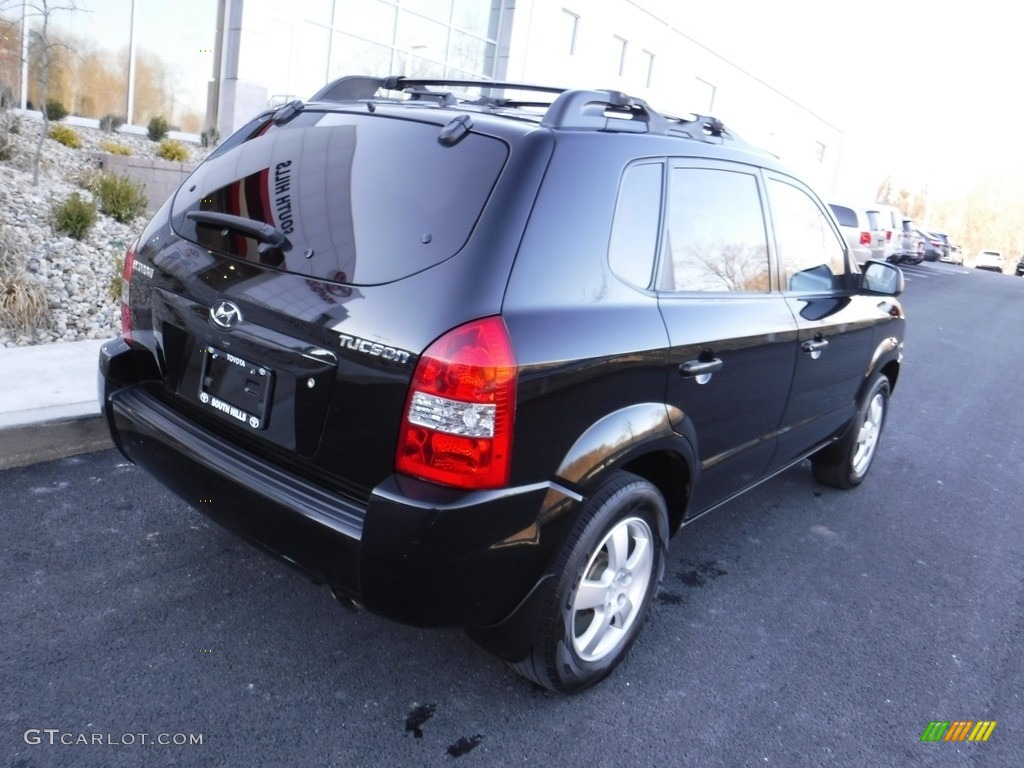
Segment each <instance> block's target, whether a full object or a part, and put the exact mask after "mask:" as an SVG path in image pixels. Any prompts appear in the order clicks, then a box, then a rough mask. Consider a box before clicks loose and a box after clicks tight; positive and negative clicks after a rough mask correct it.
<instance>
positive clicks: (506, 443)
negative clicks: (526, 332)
mask: <svg viewBox="0 0 1024 768" xmlns="http://www.w3.org/2000/svg"><path fill="white" fill-rule="evenodd" d="M516 376H517V369H516V360H515V356H514V355H513V353H512V342H511V340H510V339H509V336H508V330H507V329H506V328H505V323H504V322H503V321H502V319H501V318H500V317H486V318H483V319H481V320H474V321H473V322H471V323H467V324H466V325H461V326H459V327H458V328H455V329H453V330H451V331H449V332H448V333H446V334H445V335H444V336H442V337H441V338H440V339H438V340H437V341H435V342H434V343H433V344H431V345H430V346H429V347H428V348H427V351H426V352H424V353H423V356H422V357H421V358H420V361H419V364H418V365H417V366H416V372H415V374H413V379H412V384H411V385H410V387H409V397H408V400H407V401H406V405H405V415H404V418H403V420H402V427H401V430H400V431H399V435H398V450H397V452H396V456H395V469H396V470H397V471H398V472H402V473H405V474H408V475H413V476H414V477H419V478H421V479H423V480H429V481H431V482H435V483H440V484H442V485H448V486H454V487H457V488H465V489H481V488H499V487H501V486H503V485H505V484H506V483H507V482H508V478H509V471H510V467H511V460H512V423H513V420H514V416H515V413H514V412H515V403H516Z"/></svg>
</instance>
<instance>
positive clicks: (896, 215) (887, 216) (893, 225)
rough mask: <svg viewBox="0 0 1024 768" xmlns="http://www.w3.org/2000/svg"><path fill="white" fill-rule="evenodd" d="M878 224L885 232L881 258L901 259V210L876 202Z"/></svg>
mask: <svg viewBox="0 0 1024 768" xmlns="http://www.w3.org/2000/svg"><path fill="white" fill-rule="evenodd" d="M876 207H877V208H878V216H879V219H880V221H879V226H881V228H882V232H884V233H885V250H884V253H883V258H884V259H885V260H886V261H895V262H898V261H901V260H902V256H903V247H902V240H901V233H902V232H903V219H905V218H906V217H905V216H904V215H903V211H901V210H900V209H899V208H895V207H893V206H891V205H882V204H878V205H877V206H876Z"/></svg>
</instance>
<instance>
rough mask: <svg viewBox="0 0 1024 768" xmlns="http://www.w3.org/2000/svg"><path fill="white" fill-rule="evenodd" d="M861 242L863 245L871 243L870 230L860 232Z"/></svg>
mask: <svg viewBox="0 0 1024 768" xmlns="http://www.w3.org/2000/svg"><path fill="white" fill-rule="evenodd" d="M860 244H861V245H871V233H870V232H861V233H860Z"/></svg>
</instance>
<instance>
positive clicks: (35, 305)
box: [0, 272, 50, 330]
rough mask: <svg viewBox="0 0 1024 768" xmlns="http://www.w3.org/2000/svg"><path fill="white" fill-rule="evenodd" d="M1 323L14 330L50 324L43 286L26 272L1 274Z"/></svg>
mask: <svg viewBox="0 0 1024 768" xmlns="http://www.w3.org/2000/svg"><path fill="white" fill-rule="evenodd" d="M0 323H2V324H3V325H6V326H7V327H8V328H11V329H12V330H21V329H28V328H38V327H40V326H46V325H49V324H50V307H49V305H47V303H46V291H45V290H44V289H43V286H42V285H40V284H39V283H38V282H36V281H35V280H33V279H32V278H31V277H30V276H29V275H27V274H25V273H24V272H19V273H17V274H2V275H0Z"/></svg>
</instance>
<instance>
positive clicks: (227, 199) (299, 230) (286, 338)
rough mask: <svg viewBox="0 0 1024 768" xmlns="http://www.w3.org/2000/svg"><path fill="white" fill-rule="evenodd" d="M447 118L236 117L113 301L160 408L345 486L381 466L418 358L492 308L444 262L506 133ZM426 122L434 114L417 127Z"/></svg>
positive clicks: (465, 235) (461, 239) (482, 195)
mask: <svg viewBox="0 0 1024 768" xmlns="http://www.w3.org/2000/svg"><path fill="white" fill-rule="evenodd" d="M450 119H451V116H450V115H448V116H447V117H445V116H443V115H437V116H431V117H430V118H427V119H424V120H415V121H413V120H409V119H399V118H397V117H395V116H393V115H392V116H385V115H382V114H372V113H371V112H370V111H368V110H367V109H366V108H365V106H364V107H362V112H361V113H357V112H354V111H353V112H345V111H332V110H325V111H319V110H316V109H307V110H306V111H303V112H300V113H299V114H298V115H297V116H294V117H293V119H291V120H288V121H281V124H275V122H274V120H272V119H270V118H269V116H263V117H262V118H260V119H258V120H256V121H254V122H253V123H250V125H249V126H247V127H246V128H244V129H242V131H240V132H239V133H238V134H236V135H235V136H233V137H232V138H231V139H229V140H228V141H227V142H225V145H223V146H222V147H221V148H220V149H218V151H217V152H215V153H214V154H212V155H211V156H210V157H209V158H208V159H207V160H206V161H205V162H204V163H203V164H202V165H201V166H200V167H199V168H198V169H197V170H196V171H195V173H193V174H192V176H191V177H190V178H189V179H188V180H187V181H186V182H185V184H184V185H183V186H182V187H181V189H179V191H178V192H177V194H176V196H175V197H174V199H173V201H172V202H171V203H170V204H169V205H168V206H165V207H164V209H163V210H161V212H160V213H158V214H157V216H156V218H155V219H154V220H153V222H152V223H151V224H150V226H149V227H148V228H147V230H146V233H144V235H143V237H142V238H141V240H140V246H139V248H138V250H137V252H136V253H135V254H134V255H133V263H132V264H130V265H129V266H128V269H127V270H126V272H127V274H128V276H129V277H130V282H129V286H128V287H129V291H130V294H129V295H130V299H129V303H128V310H127V318H126V319H127V321H128V325H129V326H130V331H129V335H130V337H131V340H132V344H133V346H135V347H136V348H137V349H138V348H147V349H148V350H150V351H151V352H152V354H153V359H154V361H155V362H156V367H155V370H156V371H157V372H158V373H157V377H158V379H159V384H158V385H157V384H153V385H150V389H151V390H152V391H153V392H154V393H155V394H157V395H158V396H159V397H161V399H163V400H164V401H165V402H166V403H168V404H170V405H172V407H174V408H175V409H176V410H178V411H179V412H182V413H187V414H188V415H189V416H190V418H193V419H194V420H196V421H198V422H200V423H202V424H204V425H205V426H207V427H208V428H210V429H212V430H214V431H216V432H217V433H218V434H220V435H221V436H223V437H228V438H229V439H231V440H232V441H233V442H235V443H236V444H239V445H242V446H244V447H246V448H248V449H250V450H252V451H255V452H258V453H260V454H261V455H265V456H269V457H271V458H273V459H274V460H275V461H277V462H279V463H281V464H283V465H286V466H288V467H290V468H292V469H293V470H297V471H300V472H301V473H303V474H305V475H307V476H310V477H312V478H314V479H319V480H322V481H325V482H326V483H327V484H329V485H330V486H332V487H335V488H337V489H339V490H342V491H344V492H347V493H350V494H351V495H355V496H357V497H365V496H366V495H368V493H369V491H370V490H371V489H372V488H373V486H375V485H376V484H377V483H379V482H380V481H381V480H382V479H383V478H384V477H386V476H387V475H388V474H389V473H390V472H391V471H392V470H393V468H394V456H395V444H396V440H397V436H398V432H399V427H400V424H401V420H402V416H403V411H404V408H405V402H406V397H407V390H408V385H409V381H410V379H411V377H412V374H413V371H414V369H415V364H416V360H417V355H418V354H419V352H420V351H422V350H423V349H424V348H425V347H426V346H427V345H428V344H429V343H430V341H431V340H433V339H434V338H436V337H437V336H438V335H440V334H441V333H443V332H444V331H445V330H447V329H448V328H450V327H452V326H454V325H456V324H457V323H459V322H462V321H464V320H465V319H469V318H471V317H478V316H482V315H485V314H490V313H496V312H497V311H499V309H500V301H501V286H500V285H497V284H496V285H495V286H494V287H493V288H492V289H491V290H487V288H488V286H487V285H481V286H480V287H479V290H477V291H476V292H474V293H473V294H472V295H471V296H468V297H466V296H463V297H461V298H460V299H459V300H456V301H450V300H448V299H449V296H448V295H447V293H448V292H449V290H452V289H454V290H459V289H460V288H461V287H464V286H460V280H459V278H458V275H460V274H462V273H465V272H466V270H465V269H464V267H463V266H462V265H460V264H459V263H458V262H459V261H460V259H465V258H473V257H472V256H471V255H470V256H467V255H466V253H465V252H466V251H467V250H468V249H467V247H466V244H467V241H469V240H470V236H471V234H472V233H473V231H474V227H476V225H477V223H478V220H479V218H480V216H481V212H482V211H483V210H484V208H485V206H486V204H487V202H488V199H489V198H490V196H491V194H492V192H493V190H494V187H495V185H496V183H497V181H498V179H499V176H500V175H501V172H502V169H503V168H504V166H505V164H506V160H507V158H508V154H509V149H508V145H507V144H506V143H505V142H503V141H501V140H499V139H497V138H495V137H492V136H484V135H480V134H477V133H471V134H468V135H466V136H464V137H462V138H461V139H460V140H459V141H458V142H456V143H451V142H449V143H442V142H441V141H439V138H438V136H439V131H440V130H441V129H442V128H443V127H444V125H445V124H446V122H447V121H448V120H450ZM428 120H432V122H431V121H428Z"/></svg>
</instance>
